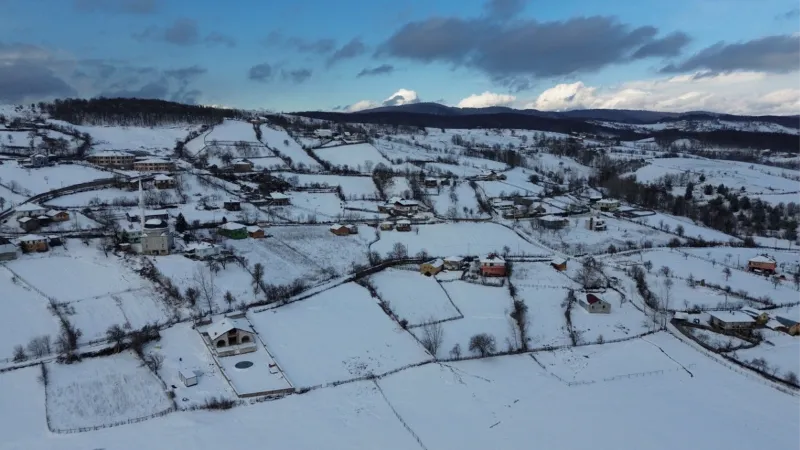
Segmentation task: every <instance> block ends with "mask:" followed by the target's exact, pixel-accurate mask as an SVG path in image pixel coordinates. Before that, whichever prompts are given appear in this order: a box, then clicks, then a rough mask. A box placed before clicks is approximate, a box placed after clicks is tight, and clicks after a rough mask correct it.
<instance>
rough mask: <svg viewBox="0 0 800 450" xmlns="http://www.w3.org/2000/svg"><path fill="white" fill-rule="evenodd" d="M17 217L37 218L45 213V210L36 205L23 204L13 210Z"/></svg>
mask: <svg viewBox="0 0 800 450" xmlns="http://www.w3.org/2000/svg"><path fill="white" fill-rule="evenodd" d="M14 211H16V213H17V215H18V216H25V217H37V216H42V215H44V214H46V213H47V208H43V207H42V206H40V205H38V204H36V203H25V204H23V205H19V206H17V207H16V208H14Z"/></svg>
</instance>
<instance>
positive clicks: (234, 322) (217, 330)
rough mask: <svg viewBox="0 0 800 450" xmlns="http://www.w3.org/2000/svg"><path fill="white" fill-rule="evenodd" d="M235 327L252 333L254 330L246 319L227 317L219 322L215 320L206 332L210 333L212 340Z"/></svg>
mask: <svg viewBox="0 0 800 450" xmlns="http://www.w3.org/2000/svg"><path fill="white" fill-rule="evenodd" d="M233 329H238V330H244V331H247V332H250V333H252V332H253V331H252V330H251V328H250V324H249V323H248V322H247V321H246V320H244V319H231V318H230V317H226V318H224V319H222V320H220V321H219V322H214V323H212V324H211V325H209V326H208V328H206V333H208V336H209V337H210V338H211V340H214V339H216V338H218V337H220V336H222V335H223V334H225V333H227V332H228V331H230V330H233Z"/></svg>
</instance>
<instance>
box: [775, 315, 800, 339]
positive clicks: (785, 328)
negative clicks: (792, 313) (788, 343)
mask: <svg viewBox="0 0 800 450" xmlns="http://www.w3.org/2000/svg"><path fill="white" fill-rule="evenodd" d="M775 321H777V322H778V323H779V324H780V325H779V326H778V327H777V328H776V330H778V331H782V332H784V333H786V334H788V335H790V336H798V335H800V322H796V321H794V320H792V319H788V318H786V317H782V316H776V317H775Z"/></svg>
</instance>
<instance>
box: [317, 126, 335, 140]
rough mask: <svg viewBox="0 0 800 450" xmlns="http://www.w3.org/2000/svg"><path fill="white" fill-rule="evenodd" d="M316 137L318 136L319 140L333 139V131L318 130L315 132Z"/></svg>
mask: <svg viewBox="0 0 800 450" xmlns="http://www.w3.org/2000/svg"><path fill="white" fill-rule="evenodd" d="M314 136H316V137H318V138H329V137H333V131H332V130H328V129H325V128H318V129H316V130H314Z"/></svg>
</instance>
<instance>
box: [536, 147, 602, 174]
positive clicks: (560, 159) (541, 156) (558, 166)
mask: <svg viewBox="0 0 800 450" xmlns="http://www.w3.org/2000/svg"><path fill="white" fill-rule="evenodd" d="M527 159H528V164H529V165H531V166H532V167H535V168H538V169H540V171H541V172H544V173H549V172H553V173H556V174H561V175H562V176H563V177H564V180H565V181H566V180H569V179H570V177H580V178H586V177H588V176H589V175H591V174H592V169H591V168H590V167H587V166H584V165H582V164H580V163H579V162H577V161H575V160H574V159H572V158H570V157H568V156H558V155H554V154H552V153H543V152H539V153H536V154H535V155H532V156H528V158H527ZM540 178H541V176H540Z"/></svg>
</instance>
